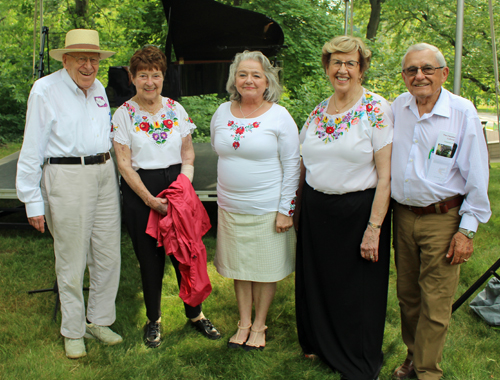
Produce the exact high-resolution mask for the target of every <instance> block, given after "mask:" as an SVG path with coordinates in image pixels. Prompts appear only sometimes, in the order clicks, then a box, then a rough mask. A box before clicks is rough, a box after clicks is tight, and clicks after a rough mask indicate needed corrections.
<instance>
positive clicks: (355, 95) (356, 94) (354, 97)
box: [333, 87, 363, 114]
mask: <svg viewBox="0 0 500 380" xmlns="http://www.w3.org/2000/svg"><path fill="white" fill-rule="evenodd" d="M361 91H363V87H361ZM358 94H359V90H358V91H357V92H356V93H355V94H354V96H353V97H352V98H351V99H349V101H348V102H347V103H346V104H344V105H343V106H342V107H340V109H344V108H349V106H350V105H351V103H352V101H353V100H355V99H356V100H357V99H358ZM333 107H334V108H335V113H336V114H338V113H339V110H340V109H339V108H338V107H337V102H336V101H335V94H333Z"/></svg>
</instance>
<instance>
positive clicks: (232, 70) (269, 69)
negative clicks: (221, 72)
mask: <svg viewBox="0 0 500 380" xmlns="http://www.w3.org/2000/svg"><path fill="white" fill-rule="evenodd" d="M248 59H251V60H252V61H256V62H259V63H260V64H261V65H262V69H263V70H264V75H265V76H266V79H267V85H268V87H267V89H266V91H265V92H264V100H267V101H268V102H273V103H278V101H279V100H280V97H281V92H282V91H283V89H282V88H281V85H280V82H279V77H278V72H279V71H280V68H279V67H274V66H273V65H272V64H271V62H270V61H269V59H268V58H267V57H266V56H265V55H264V54H262V53H261V52H260V51H248V50H245V51H244V52H243V53H238V54H236V55H235V56H234V60H233V63H231V66H230V67H229V77H228V78H227V83H226V90H227V92H229V93H230V94H231V96H230V99H231V100H236V101H240V100H241V95H240V93H239V92H238V90H237V89H236V85H235V83H236V71H237V70H238V66H239V65H240V63H241V62H243V61H246V60H248Z"/></svg>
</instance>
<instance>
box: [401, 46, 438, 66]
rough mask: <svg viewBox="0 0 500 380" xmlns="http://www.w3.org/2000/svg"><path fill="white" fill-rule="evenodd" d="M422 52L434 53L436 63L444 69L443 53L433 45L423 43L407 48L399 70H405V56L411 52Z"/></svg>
mask: <svg viewBox="0 0 500 380" xmlns="http://www.w3.org/2000/svg"><path fill="white" fill-rule="evenodd" d="M422 50H430V51H432V52H434V56H435V57H436V60H437V62H438V65H439V66H444V67H446V66H447V65H446V59H444V55H443V53H441V51H440V50H439V49H438V48H437V47H436V46H434V45H431V44H427V43H425V42H422V43H419V44H415V45H412V46H410V47H409V48H408V50H407V51H406V53H405V56H404V57H403V61H402V62H401V70H404V68H405V61H406V56H407V55H408V54H409V53H411V52H412V51H422Z"/></svg>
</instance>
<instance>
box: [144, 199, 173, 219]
mask: <svg viewBox="0 0 500 380" xmlns="http://www.w3.org/2000/svg"><path fill="white" fill-rule="evenodd" d="M146 205H147V206H148V207H150V208H152V209H153V210H155V211H156V212H158V213H159V214H161V215H167V208H168V201H167V199H166V198H156V197H151V198H150V199H149V200H148V202H147V203H146Z"/></svg>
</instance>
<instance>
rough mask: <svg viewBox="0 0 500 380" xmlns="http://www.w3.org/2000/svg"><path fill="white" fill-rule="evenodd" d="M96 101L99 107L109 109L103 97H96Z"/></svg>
mask: <svg viewBox="0 0 500 380" xmlns="http://www.w3.org/2000/svg"><path fill="white" fill-rule="evenodd" d="M94 100H95V102H96V104H97V106H98V107H107V106H108V103H106V100H104V98H103V97H102V96H94Z"/></svg>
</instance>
